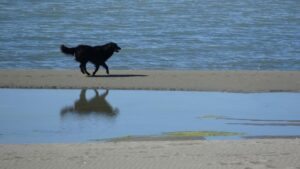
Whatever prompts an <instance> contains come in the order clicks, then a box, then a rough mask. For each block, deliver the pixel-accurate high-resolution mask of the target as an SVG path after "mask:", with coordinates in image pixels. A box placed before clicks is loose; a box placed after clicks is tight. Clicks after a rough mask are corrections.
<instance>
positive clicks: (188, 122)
mask: <svg viewBox="0 0 300 169" xmlns="http://www.w3.org/2000/svg"><path fill="white" fill-rule="evenodd" d="M299 100H300V93H222V92H177V91H131V90H110V91H108V90H92V89H90V90H45V89H0V143H45V142H84V141H88V140H95V139H104V138H112V137H120V136H127V135H159V134H162V133H163V132H171V131H228V132H243V133H246V135H247V136H262V135H300V130H299V129H300V122H299V120H300V105H299ZM297 120H298V121H297Z"/></svg>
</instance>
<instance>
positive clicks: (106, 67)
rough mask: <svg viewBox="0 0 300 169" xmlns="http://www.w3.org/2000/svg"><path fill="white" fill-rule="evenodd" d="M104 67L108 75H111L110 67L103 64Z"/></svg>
mask: <svg viewBox="0 0 300 169" xmlns="http://www.w3.org/2000/svg"><path fill="white" fill-rule="evenodd" d="M102 66H103V67H104V68H105V70H106V73H107V74H109V69H108V66H107V65H106V64H105V63H103V64H102Z"/></svg>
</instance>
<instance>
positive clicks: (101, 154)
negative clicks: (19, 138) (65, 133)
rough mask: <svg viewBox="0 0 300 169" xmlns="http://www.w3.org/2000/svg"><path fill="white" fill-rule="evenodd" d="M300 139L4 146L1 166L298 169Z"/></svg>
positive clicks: (0, 151)
mask: <svg viewBox="0 0 300 169" xmlns="http://www.w3.org/2000/svg"><path fill="white" fill-rule="evenodd" d="M299 154H300V140H299V139H293V140H292V139H289V140H285V139H275V140H270V139H262V140H247V141H140V142H116V143H114V142H107V143H87V144H49V145H46V144H34V145H0V161H1V165H0V168H1V169H2V168H3V169H4V168H14V169H33V168H64V169H68V168H70V169H77V168H85V169H94V168H107V169H112V168H124V169H138V168H144V169H150V168H151V169H152V168H153V169H154V168H165V169H177V168H178V169H182V168H190V169H194V168H195V169H196V168H205V169H215V168H224V169H226V168H228V169H235V168H237V169H256V168H266V169H268V168H269V169H272V168H278V169H299V166H300V156H299Z"/></svg>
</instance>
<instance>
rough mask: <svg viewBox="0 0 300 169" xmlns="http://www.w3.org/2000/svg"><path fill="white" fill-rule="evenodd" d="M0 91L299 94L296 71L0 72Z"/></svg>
mask: <svg viewBox="0 0 300 169" xmlns="http://www.w3.org/2000/svg"><path fill="white" fill-rule="evenodd" d="M0 77H1V81H0V88H53V89H65V88H108V89H133V90H136V89H140V90H187V91H228V92H274V91H275V92H276V91H279V92H281V91H286V92H293V91H300V71H178V70H174V71H173V70H111V74H110V75H106V74H105V73H104V71H99V72H98V74H97V75H96V77H88V76H86V75H83V74H81V72H80V71H79V70H39V69H35V70H6V69H2V70H0Z"/></svg>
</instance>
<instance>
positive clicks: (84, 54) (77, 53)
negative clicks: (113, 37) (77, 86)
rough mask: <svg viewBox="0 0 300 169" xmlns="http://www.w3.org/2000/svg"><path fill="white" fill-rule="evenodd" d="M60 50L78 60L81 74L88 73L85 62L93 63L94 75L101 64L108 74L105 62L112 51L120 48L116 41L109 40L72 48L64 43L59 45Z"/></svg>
mask: <svg viewBox="0 0 300 169" xmlns="http://www.w3.org/2000/svg"><path fill="white" fill-rule="evenodd" d="M60 50H61V52H62V53H64V54H68V55H73V56H74V57H75V60H76V61H78V62H80V66H79V67H80V70H81V72H82V73H83V74H85V73H86V74H87V75H90V73H89V72H88V71H87V70H86V64H87V62H91V63H93V64H94V65H95V71H94V72H93V76H95V74H96V72H97V71H98V69H99V67H100V66H103V67H104V68H105V70H106V73H107V74H109V69H108V66H107V65H106V64H105V62H106V61H107V60H108V59H109V58H110V57H111V56H112V55H113V53H114V52H119V50H121V48H120V47H119V46H118V45H117V44H116V43H113V42H110V43H107V44H105V45H102V46H88V45H78V46H77V47H74V48H68V47H66V46H65V45H61V46H60Z"/></svg>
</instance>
